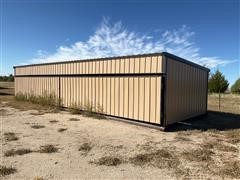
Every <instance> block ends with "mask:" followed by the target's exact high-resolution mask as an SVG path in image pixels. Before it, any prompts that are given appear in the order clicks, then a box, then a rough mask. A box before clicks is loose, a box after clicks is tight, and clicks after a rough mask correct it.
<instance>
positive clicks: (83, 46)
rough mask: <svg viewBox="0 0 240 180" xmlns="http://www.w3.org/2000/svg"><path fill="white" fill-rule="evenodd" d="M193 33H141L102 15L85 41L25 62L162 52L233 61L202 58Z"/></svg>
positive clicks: (204, 62)
mask: <svg viewBox="0 0 240 180" xmlns="http://www.w3.org/2000/svg"><path fill="white" fill-rule="evenodd" d="M194 36H195V33H194V32H192V31H191V30H190V28H189V27H187V26H186V25H183V26H182V27H180V28H179V29H175V30H167V31H165V32H163V33H162V34H159V36H157V37H153V36H149V35H141V34H139V33H136V32H134V31H129V30H127V29H126V28H125V27H124V26H123V25H122V23H121V21H119V22H116V23H114V24H112V23H111V22H110V21H109V19H106V18H104V19H103V21H102V23H101V24H100V26H99V27H98V28H97V29H96V31H95V33H94V34H93V35H92V36H90V37H89V39H88V40H87V41H86V42H83V41H78V42H75V43H74V44H72V45H70V46H60V47H58V48H57V49H56V52H55V53H53V54H49V53H47V52H46V51H44V50H39V51H38V52H37V55H36V58H33V59H31V60H30V61H29V62H31V63H43V62H56V61H67V60H76V59H88V58H97V57H108V56H122V55H134V54H144V53H154V52H162V51H167V52H169V53H173V54H175V55H177V56H180V57H183V58H186V59H188V60H191V61H194V62H196V63H198V64H201V65H205V66H207V67H209V68H213V67H216V66H218V65H226V64H228V63H231V62H233V61H231V60H226V59H221V58H219V57H202V56H201V55H200V52H199V48H198V47H197V46H196V44H195V42H194V40H193V38H194Z"/></svg>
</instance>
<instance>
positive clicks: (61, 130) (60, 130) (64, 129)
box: [58, 128, 67, 132]
mask: <svg viewBox="0 0 240 180" xmlns="http://www.w3.org/2000/svg"><path fill="white" fill-rule="evenodd" d="M66 130H67V128H59V129H58V132H63V131H66Z"/></svg>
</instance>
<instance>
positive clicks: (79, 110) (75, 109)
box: [69, 103, 105, 119]
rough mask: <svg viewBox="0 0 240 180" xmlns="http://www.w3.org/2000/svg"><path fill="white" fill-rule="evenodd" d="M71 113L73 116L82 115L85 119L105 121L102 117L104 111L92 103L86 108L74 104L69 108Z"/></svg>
mask: <svg viewBox="0 0 240 180" xmlns="http://www.w3.org/2000/svg"><path fill="white" fill-rule="evenodd" d="M69 111H70V113H72V114H81V115H83V116H85V117H91V118H95V119H105V116H104V115H102V112H103V109H102V107H101V106H97V107H94V106H93V105H92V104H91V103H87V105H85V106H83V107H82V106H80V105H77V104H72V105H71V106H70V107H69Z"/></svg>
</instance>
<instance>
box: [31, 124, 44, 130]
mask: <svg viewBox="0 0 240 180" xmlns="http://www.w3.org/2000/svg"><path fill="white" fill-rule="evenodd" d="M31 128H33V129H41V128H45V126H43V125H38V124H35V125H32V126H31Z"/></svg>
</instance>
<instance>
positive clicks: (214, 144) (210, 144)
mask: <svg viewBox="0 0 240 180" xmlns="http://www.w3.org/2000/svg"><path fill="white" fill-rule="evenodd" d="M201 147H202V148H203V149H212V150H213V149H215V150H218V151H225V152H238V148H236V147H234V146H232V145H226V144H224V142H222V141H217V140H210V141H205V142H203V143H202V144H201Z"/></svg>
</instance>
